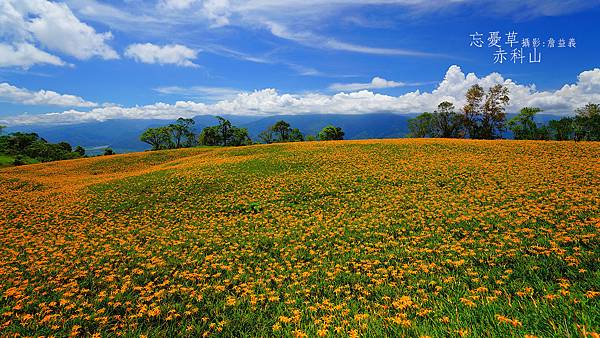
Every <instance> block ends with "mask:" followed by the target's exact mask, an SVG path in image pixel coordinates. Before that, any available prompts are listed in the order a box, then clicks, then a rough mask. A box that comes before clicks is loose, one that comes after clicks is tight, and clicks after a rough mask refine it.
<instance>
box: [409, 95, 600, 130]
mask: <svg viewBox="0 0 600 338" xmlns="http://www.w3.org/2000/svg"><path fill="white" fill-rule="evenodd" d="M465 98H466V104H465V105H464V106H463V107H462V109H461V111H460V112H457V111H456V108H455V106H454V104H452V103H451V102H448V101H444V102H441V103H440V104H439V105H438V107H437V109H436V110H435V111H434V112H433V113H429V112H425V113H423V114H420V115H418V116H417V117H415V118H412V119H410V120H409V130H410V134H409V136H410V137H440V138H472V139H488V140H491V139H497V138H502V135H503V134H504V132H506V131H507V130H510V131H511V132H512V133H513V136H514V138H515V139H517V140H558V141H564V140H575V141H600V105H598V104H593V103H590V104H587V105H586V106H584V107H582V108H578V109H576V110H575V116H574V117H563V118H561V119H558V120H551V121H549V122H548V123H545V124H538V123H536V122H535V115H536V114H538V113H540V112H542V110H541V109H540V108H535V107H525V108H523V109H521V111H520V112H519V114H518V115H517V116H515V117H513V118H512V119H510V120H509V121H507V118H506V107H507V106H508V104H509V102H510V97H509V91H508V88H507V87H506V86H503V85H501V84H498V85H495V86H493V87H491V88H489V89H488V91H487V92H486V91H485V90H484V89H483V87H481V86H480V85H473V86H472V87H471V88H469V90H468V91H467V93H466V97H465Z"/></svg>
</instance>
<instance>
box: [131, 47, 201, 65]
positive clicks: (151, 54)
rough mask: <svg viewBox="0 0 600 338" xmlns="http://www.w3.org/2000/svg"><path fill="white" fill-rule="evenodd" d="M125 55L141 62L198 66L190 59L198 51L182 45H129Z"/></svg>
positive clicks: (196, 54) (192, 58) (194, 57)
mask: <svg viewBox="0 0 600 338" xmlns="http://www.w3.org/2000/svg"><path fill="white" fill-rule="evenodd" d="M125 56H126V57H129V58H132V59H134V60H136V61H138V62H143V63H151V64H152V63H157V64H161V65H164V64H173V65H177V66H183V67H198V65H197V64H195V63H193V62H192V60H194V59H196V57H197V56H198V52H197V51H195V50H193V49H190V48H188V47H186V46H182V45H165V46H158V45H154V44H151V43H144V44H139V43H138V44H133V45H129V47H127V49H126V50H125Z"/></svg>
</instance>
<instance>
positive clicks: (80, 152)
mask: <svg viewBox="0 0 600 338" xmlns="http://www.w3.org/2000/svg"><path fill="white" fill-rule="evenodd" d="M73 152H75V153H77V154H78V155H79V156H80V157H84V156H85V149H83V147H82V146H77V147H75V150H73Z"/></svg>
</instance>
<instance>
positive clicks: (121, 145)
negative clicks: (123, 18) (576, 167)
mask: <svg viewBox="0 0 600 338" xmlns="http://www.w3.org/2000/svg"><path fill="white" fill-rule="evenodd" d="M416 115H418V114H402V115H401V114H393V113H373V114H357V115H347V114H306V115H275V116H267V117H265V116H236V115H231V116H228V115H223V117H224V118H227V119H229V120H230V121H231V123H233V124H234V125H236V126H239V127H243V128H248V132H249V133H250V137H251V138H252V139H253V140H255V141H258V135H259V134H260V132H262V131H263V130H265V129H267V128H268V127H269V126H271V125H273V124H274V123H275V122H277V121H279V120H285V121H287V122H288V123H289V124H290V125H291V126H292V127H293V128H298V129H300V131H301V132H302V133H303V134H304V135H316V134H317V133H318V132H319V131H320V130H321V129H322V128H323V127H325V126H327V125H334V126H336V127H341V128H342V129H343V130H344V133H345V137H344V138H345V139H350V140H353V139H371V138H401V137H405V136H406V135H407V134H408V132H409V130H408V120H409V119H411V118H413V117H415V116H416ZM512 116H514V114H509V115H508V118H511V117H512ZM560 117H561V116H555V115H548V114H539V115H538V116H536V120H537V121H538V123H545V122H547V121H549V120H552V119H559V118H560ZM194 121H195V122H196V125H195V130H196V132H198V133H199V132H200V131H201V130H202V129H203V128H204V127H207V126H210V125H215V124H216V123H217V120H216V118H215V116H210V115H201V116H196V117H194ZM171 122H172V121H170V120H156V119H154V120H142V119H139V120H137V119H136V120H125V119H123V120H107V121H103V122H88V123H81V124H72V125H28V126H17V127H9V128H7V130H6V132H9V133H10V132H15V131H22V132H36V133H38V134H39V135H40V136H41V137H43V138H45V139H46V140H48V141H49V142H61V141H66V142H69V143H70V144H72V145H73V146H76V145H81V146H82V147H84V148H86V149H88V150H90V152H91V153H94V150H93V149H94V148H98V147H111V148H112V149H113V150H115V151H116V152H118V153H126V152H135V151H144V150H147V149H149V146H148V145H147V144H146V143H143V142H142V141H140V140H139V136H140V134H141V133H142V132H143V131H144V130H145V129H146V128H151V127H158V126H163V125H166V124H169V123H171ZM507 136H508V135H507Z"/></svg>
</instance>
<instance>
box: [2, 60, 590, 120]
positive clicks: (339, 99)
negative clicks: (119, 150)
mask: <svg viewBox="0 0 600 338" xmlns="http://www.w3.org/2000/svg"><path fill="white" fill-rule="evenodd" d="M474 84H479V85H481V86H483V87H484V88H489V87H491V86H493V85H495V84H504V85H505V86H507V87H508V88H509V90H510V97H511V104H510V106H509V107H508V111H509V112H516V111H518V110H519V109H520V108H522V107H525V106H532V107H540V108H542V109H544V111H545V112H546V113H554V114H570V113H572V112H573V110H574V109H575V108H578V107H581V106H583V105H585V104H586V103H588V102H600V69H599V68H596V69H593V70H588V71H584V72H582V73H580V74H579V76H578V78H577V82H576V83H574V84H566V85H564V86H563V87H561V88H559V89H557V90H551V91H550V90H549V91H538V90H537V89H536V87H535V85H522V84H518V83H516V82H514V81H513V80H511V79H505V78H504V77H503V76H502V75H501V74H499V73H491V74H488V75H486V76H483V77H478V76H477V75H475V74H474V73H468V74H465V73H464V72H463V71H462V69H461V68H460V67H459V66H456V65H455V66H451V67H450V68H449V69H448V71H447V72H446V74H445V76H444V78H443V80H442V81H441V82H440V83H439V84H438V86H437V87H436V88H435V89H434V90H433V91H431V92H421V91H419V90H416V91H412V92H408V93H406V94H402V95H399V96H390V95H383V94H377V93H373V92H372V91H369V90H361V91H356V92H350V93H344V92H342V93H337V94H334V95H325V94H320V93H309V94H302V95H298V94H281V93H279V92H278V91H277V90H275V89H272V88H271V89H263V90H257V91H254V92H247V93H240V94H238V95H237V96H236V97H234V98H232V99H228V100H223V101H219V102H217V103H214V104H206V103H199V102H194V101H178V102H176V103H175V104H167V103H156V104H152V105H146V106H136V107H129V108H127V107H119V106H110V107H98V108H94V109H92V110H90V111H78V110H69V111H65V112H59V113H50V114H42V115H20V116H14V117H9V118H6V119H5V120H4V121H0V122H3V123H5V124H9V125H14V124H33V123H78V122H86V121H104V120H108V119H117V118H118V119H123V118H125V119H173V118H177V117H180V116H187V117H192V116H195V115H216V114H232V115H277V114H310V113H322V114H327V113H334V114H368V113H376V112H391V113H397V114H405V113H419V112H423V111H431V110H433V109H435V107H436V106H437V105H438V104H439V103H440V102H442V101H450V102H452V103H454V104H455V105H456V106H457V107H458V108H460V107H462V106H463V105H464V103H465V100H464V96H465V93H466V91H467V90H468V88H469V87H471V86H472V85H474Z"/></svg>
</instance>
